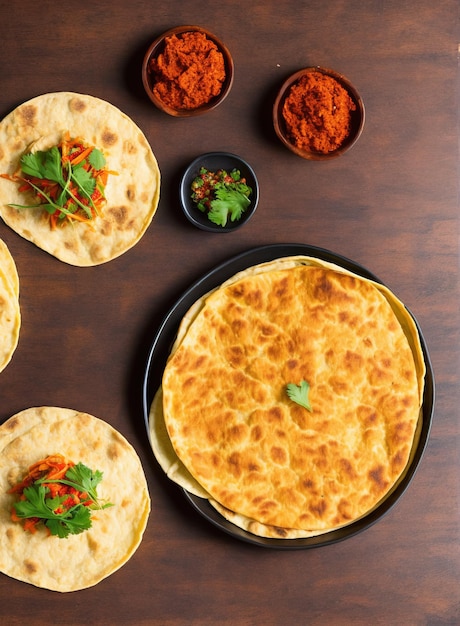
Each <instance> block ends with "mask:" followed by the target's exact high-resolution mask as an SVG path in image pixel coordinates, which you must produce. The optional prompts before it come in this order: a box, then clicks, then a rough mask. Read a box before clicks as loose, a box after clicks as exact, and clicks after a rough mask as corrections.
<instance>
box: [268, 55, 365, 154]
mask: <svg viewBox="0 0 460 626" xmlns="http://www.w3.org/2000/svg"><path fill="white" fill-rule="evenodd" d="M311 72H320V73H321V74H324V75H326V76H330V77H331V78H333V79H335V80H336V81H337V82H338V83H339V84H340V85H341V86H342V87H343V88H344V89H345V90H346V91H347V92H348V94H349V95H350V97H351V99H352V100H353V102H354V104H355V106H356V110H355V111H351V128H350V132H349V134H348V136H347V137H346V139H345V140H344V141H343V143H342V144H341V145H340V146H339V147H338V148H337V149H335V150H333V151H331V152H325V153H323V152H317V151H315V150H304V149H302V148H299V147H298V146H296V145H295V144H294V143H293V141H292V139H291V138H290V137H289V135H288V132H287V128H286V123H285V120H284V117H283V105H284V101H285V100H286V97H287V96H288V94H289V91H290V89H291V87H292V86H293V85H294V84H295V83H296V82H297V81H298V80H299V79H301V78H302V77H303V76H305V75H306V74H308V73H311ZM364 119H365V111H364V103H363V101H362V98H361V96H360V95H359V93H358V92H357V91H356V89H355V88H354V87H353V85H352V84H351V83H350V81H349V80H348V79H347V78H345V77H344V76H343V75H342V74H339V73H338V72H335V71H334V70H329V69H324V68H322V67H307V68H305V69H302V70H299V71H298V72H295V73H294V74H292V75H291V76H290V77H289V78H288V79H287V80H286V81H285V82H284V83H283V85H282V86H281V88H280V90H279V92H278V95H277V97H276V99H275V103H274V105H273V126H274V128H275V132H276V134H277V136H278V138H279V139H280V140H281V142H282V143H283V144H284V145H285V146H286V147H287V148H288V149H289V150H291V151H292V152H293V153H294V154H297V156H300V157H302V158H303V159H309V160H314V161H328V160H330V159H334V158H336V157H338V156H341V155H342V154H344V153H345V152H347V150H349V149H350V148H351V147H352V146H353V145H354V144H355V143H356V142H357V141H358V139H359V137H360V135H361V133H362V131H363V127H364Z"/></svg>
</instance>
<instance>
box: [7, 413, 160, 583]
mask: <svg viewBox="0 0 460 626" xmlns="http://www.w3.org/2000/svg"><path fill="white" fill-rule="evenodd" d="M56 453H59V454H62V455H63V456H64V457H66V458H67V459H69V460H72V461H74V462H75V463H78V462H82V463H83V464H84V465H86V466H87V467H89V468H91V469H93V470H100V471H101V472H103V479H102V482H101V483H100V484H99V485H98V495H99V496H100V498H101V500H106V501H108V502H111V503H113V504H114V506H112V507H110V508H107V509H104V510H102V511H99V512H97V511H96V512H94V513H93V515H92V521H93V523H92V527H91V528H90V529H89V530H87V531H85V532H83V533H81V534H79V535H69V537H67V538H66V539H60V538H58V537H56V536H49V537H48V536H47V534H46V532H45V531H44V530H43V529H41V530H39V531H37V533H35V534H30V533H27V532H25V531H24V530H23V528H22V526H21V525H20V524H19V523H17V522H13V521H11V517H10V514H11V507H12V504H13V502H14V501H15V497H14V496H13V495H10V494H8V493H7V491H8V489H10V487H12V486H13V485H14V484H16V483H17V482H19V480H21V479H22V477H23V476H24V474H25V473H26V472H27V470H28V468H29V466H30V465H32V464H33V463H34V462H36V461H38V460H39V459H41V458H44V457H46V456H48V455H49V454H56ZM149 512H150V497H149V493H148V488H147V483H146V480H145V476H144V472H143V469H142V466H141V463H140V460H139V457H138V456H137V454H136V452H135V450H134V448H133V447H132V446H131V445H130V444H129V443H128V441H127V440H126V439H125V438H124V437H123V436H122V435H121V434H120V433H119V432H118V431H117V430H115V429H114V428H113V427H112V426H110V425H109V424H108V423H107V422H104V421H102V420H100V419H98V418H96V417H93V416H91V415H88V414H87V413H80V412H78V411H74V410H71V409H63V408H57V407H37V408H31V409H27V410H25V411H22V412H21V413H18V414H16V415H14V416H13V417H11V418H10V419H9V420H7V421H6V422H5V423H4V424H2V425H1V426H0V571H1V572H3V573H5V574H7V575H8V576H11V577H13V578H16V579H18V580H21V581H24V582H27V583H30V584H32V585H35V586H37V587H44V588H46V589H51V590H53V591H60V592H68V591H76V590H78V589H84V588H86V587H91V586H93V585H95V584H97V583H98V582H100V581H101V580H102V579H104V578H106V577H107V576H109V575H110V574H112V573H113V572H115V571H116V570H117V569H119V568H120V567H121V566H122V565H124V564H125V563H126V562H127V561H128V560H129V559H130V558H131V556H132V555H133V554H134V552H135V551H136V550H137V548H138V546H139V544H140V542H141V540H142V536H143V533H144V530H145V527H146V525H147V521H148V517H149Z"/></svg>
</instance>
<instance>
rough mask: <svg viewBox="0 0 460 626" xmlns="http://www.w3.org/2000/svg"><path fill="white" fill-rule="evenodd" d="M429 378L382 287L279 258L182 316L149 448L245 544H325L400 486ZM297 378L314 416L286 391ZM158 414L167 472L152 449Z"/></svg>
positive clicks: (316, 264) (415, 341)
mask: <svg viewBox="0 0 460 626" xmlns="http://www.w3.org/2000/svg"><path fill="white" fill-rule="evenodd" d="M424 373H425V366H424V362H423V354H422V351H421V346H420V341H419V337H418V332H417V328H416V326H415V323H414V322H413V319H412V317H411V316H410V314H409V313H408V312H407V310H406V309H405V307H404V306H403V305H402V303H401V302H400V301H399V300H398V299H397V298H396V297H395V296H394V295H393V294H392V293H391V292H390V291H389V290H388V289H386V288H385V287H383V286H382V285H379V284H378V283H374V282H373V281H370V280H367V279H363V278H361V277H359V276H357V275H354V274H352V273H351V272H348V271H346V270H343V269H342V268H339V267H337V266H334V265H333V264H329V263H324V262H322V261H320V260H318V259H312V258H306V257H305V258H304V257H295V258H289V259H282V260H277V261H275V262H273V263H268V264H264V265H261V266H256V267H254V268H250V269H249V270H246V271H245V272H242V273H240V274H238V275H237V276H235V277H233V278H232V279H231V280H230V281H227V283H225V284H224V285H223V286H221V287H220V288H218V289H217V290H215V291H214V292H213V293H211V294H207V295H206V296H204V297H203V298H202V299H200V300H199V301H198V302H197V303H195V305H194V306H193V307H192V308H191V310H190V311H189V313H188V314H187V315H186V316H185V318H184V320H183V323H182V324H181V328H180V329H179V333H178V337H177V340H176V343H175V345H174V347H173V351H172V355H171V357H170V359H169V361H168V363H167V366H166V368H165V373H164V377H163V384H162V393H163V395H164V399H163V402H162V403H161V407H160V403H159V402H158V398H157V399H156V401H155V402H154V403H153V404H152V411H151V416H150V432H151V442H152V447H153V449H154V452H155V455H156V456H157V458H158V459H159V460H160V459H161V462H160V465H162V467H163V468H165V467H166V468H168V463H169V467H170V468H171V467H173V463H176V467H177V459H178V460H179V461H180V462H181V463H182V465H183V468H181V469H180V471H177V470H175V474H176V477H177V476H180V477H181V482H180V483H179V484H181V485H182V486H184V487H185V488H187V486H186V485H187V480H188V479H191V481H190V483H189V484H190V485H191V486H192V493H197V492H196V491H193V489H194V487H195V486H196V485H198V490H200V489H201V491H203V490H204V491H205V492H206V493H207V494H208V499H209V500H210V502H211V504H213V506H215V507H216V508H217V509H218V510H219V511H220V512H221V513H222V514H223V515H224V517H227V519H230V521H233V522H234V523H237V525H240V526H242V527H244V528H246V529H248V530H250V532H254V533H255V534H260V535H262V536H275V537H276V536H277V537H283V538H291V537H298V536H311V535H312V534H319V533H322V532H327V531H328V530H332V529H335V528H339V527H341V526H343V525H347V524H349V523H352V522H353V521H356V520H357V519H359V518H360V517H362V516H363V515H366V514H367V513H369V512H370V511H371V510H372V509H373V508H375V506H377V505H378V503H379V502H381V501H382V499H384V498H385V497H386V496H388V494H389V493H390V492H391V490H392V489H394V488H395V486H396V485H397V483H398V481H399V480H401V477H402V476H403V475H404V472H405V471H406V469H407V465H408V462H409V460H410V457H411V452H412V450H413V448H414V445H415V444H416V441H417V437H418V426H419V424H420V421H419V417H420V409H421V402H422V397H423V384H424ZM301 380H307V381H308V382H309V383H310V385H311V391H310V399H311V402H312V406H313V411H312V412H311V413H310V412H308V411H307V410H306V409H304V408H302V407H300V406H299V405H297V404H295V403H293V402H292V401H291V400H289V398H288V397H287V394H286V393H285V388H286V385H287V384H288V383H291V382H294V383H295V384H300V381H301ZM159 408H161V410H163V412H164V413H163V415H164V422H165V428H166V432H167V436H168V437H169V445H171V448H172V450H173V451H174V461H173V457H172V456H171V455H170V449H169V450H168V448H167V446H166V445H163V447H160V446H159V445H158V442H159V441H161V440H163V441H164V431H163V435H161V431H157V425H156V422H157V418H158V416H159V422H160V423H161V413H162V411H161V410H159ZM156 432H159V433H160V434H159V435H158V437H157V436H156V434H155V433H156ZM168 459H169V461H168ZM178 467H180V466H178ZM184 469H185V470H186V471H185V472H184ZM174 478H175V477H174V476H173V479H174ZM197 495H199V494H198V493H197Z"/></svg>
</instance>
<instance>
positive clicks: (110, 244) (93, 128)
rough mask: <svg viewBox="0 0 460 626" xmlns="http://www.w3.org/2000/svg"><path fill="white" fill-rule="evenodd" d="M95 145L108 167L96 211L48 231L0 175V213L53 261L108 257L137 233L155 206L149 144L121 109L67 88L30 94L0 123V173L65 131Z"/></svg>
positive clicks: (156, 177) (39, 214)
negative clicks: (101, 205)
mask: <svg viewBox="0 0 460 626" xmlns="http://www.w3.org/2000/svg"><path fill="white" fill-rule="evenodd" d="M67 131H68V132H69V133H70V135H71V137H74V138H75V137H80V138H81V139H83V141H84V143H85V145H88V146H95V147H97V148H99V149H100V150H101V151H102V152H103V154H104V156H105V158H106V166H107V169H108V170H109V171H110V172H115V173H114V174H110V175H109V177H108V182H107V186H106V188H105V195H106V199H107V203H106V205H105V207H104V209H103V212H102V216H100V217H97V218H95V219H94V221H93V222H92V223H91V224H90V225H88V224H85V223H82V222H72V224H66V225H65V226H64V227H59V228H56V229H54V230H52V229H51V228H50V225H49V221H48V219H47V218H46V215H45V212H44V211H43V210H35V209H17V208H13V207H10V206H8V205H9V204H19V205H26V204H36V200H35V199H34V197H33V196H32V195H31V194H29V193H25V192H24V193H21V192H19V190H18V186H17V184H15V183H14V182H11V181H10V180H6V179H4V178H1V177H0V216H1V217H2V218H3V220H4V221H5V223H6V224H8V226H10V227H11V228H12V229H13V230H14V231H16V232H17V233H18V234H19V235H20V236H21V237H24V238H25V239H27V240H28V241H31V242H32V243H34V244H35V245H37V246H38V247H39V248H41V249H43V250H45V251H46V252H48V253H49V254H51V255H53V256H55V257H57V258H58V259H60V260H61V261H63V262H65V263H68V264H70V265H76V266H81V267H83V266H93V265H99V264H101V263H105V262H107V261H110V260H112V259H114V258H116V257H118V256H120V255H121V254H123V253H124V252H126V251H127V250H129V249H130V248H132V247H133V246H134V245H135V244H136V243H137V242H138V241H139V240H140V239H141V237H142V236H143V234H144V233H145V231H146V230H147V228H148V226H149V225H150V223H151V221H152V218H153V216H154V214H155V212H156V209H157V205H158V201H159V194H160V171H159V168H158V164H157V161H156V159H155V156H154V154H153V152H152V149H151V147H150V145H149V143H148V141H147V139H146V137H145V135H144V134H143V132H142V131H141V130H140V129H139V128H138V126H137V125H136V124H135V123H134V122H133V120H131V119H130V118H129V117H128V116H127V115H126V114H125V113H123V112H121V111H120V110H119V109H117V108H116V107H115V106H113V105H112V104H110V103H108V102H105V101H104V100H101V99H99V98H95V97H93V96H89V95H83V94H78V93H72V92H56V93H48V94H44V95H41V96H37V97H36V98H33V99H32V100H29V101H28V102H25V103H23V104H21V105H20V106H18V107H17V108H16V109H14V110H13V111H12V112H11V113H10V114H9V115H7V116H6V117H5V118H4V119H3V120H2V121H1V122H0V173H2V174H7V175H13V174H14V173H15V172H16V171H18V169H19V166H20V158H21V156H22V155H23V154H24V153H27V152H30V151H35V150H47V149H49V148H51V147H52V146H54V145H57V144H58V143H59V141H60V140H61V138H62V136H63V134H64V133H65V132H67Z"/></svg>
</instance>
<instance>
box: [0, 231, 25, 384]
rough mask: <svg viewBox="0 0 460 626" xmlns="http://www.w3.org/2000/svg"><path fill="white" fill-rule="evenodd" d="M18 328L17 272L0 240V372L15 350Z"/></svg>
mask: <svg viewBox="0 0 460 626" xmlns="http://www.w3.org/2000/svg"><path fill="white" fill-rule="evenodd" d="M20 327H21V311H20V307H19V277H18V272H17V269H16V264H15V262H14V259H13V257H12V256H11V253H10V251H9V249H8V247H7V245H6V243H5V242H4V241H3V240H2V239H0V372H1V371H2V370H3V369H5V367H6V366H7V365H8V363H9V362H10V361H11V357H12V356H13V354H14V351H15V350H16V347H17V344H18V341H19V331H20Z"/></svg>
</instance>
